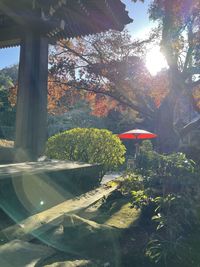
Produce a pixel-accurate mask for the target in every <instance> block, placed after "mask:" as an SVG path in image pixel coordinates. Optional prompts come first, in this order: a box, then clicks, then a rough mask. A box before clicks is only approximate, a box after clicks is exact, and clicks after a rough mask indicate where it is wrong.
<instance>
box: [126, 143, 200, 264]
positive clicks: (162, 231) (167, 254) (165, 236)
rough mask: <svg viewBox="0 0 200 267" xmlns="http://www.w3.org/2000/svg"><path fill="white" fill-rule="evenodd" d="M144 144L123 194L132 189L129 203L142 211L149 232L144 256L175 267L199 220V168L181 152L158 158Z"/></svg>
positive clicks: (158, 156) (142, 217)
mask: <svg viewBox="0 0 200 267" xmlns="http://www.w3.org/2000/svg"><path fill="white" fill-rule="evenodd" d="M145 145H146V144H145ZM145 145H144V146H143V147H142V148H141V150H140V155H139V156H138V159H137V160H136V169H135V172H134V174H131V173H129V176H128V177H129V180H128V183H129V186H128V187H127V186H124V187H123V186H122V192H123V189H124V188H126V187H127V191H128V192H129V193H130V189H132V188H135V189H133V190H132V191H131V203H132V205H133V206H134V207H136V208H139V209H140V210H141V221H140V223H141V222H142V223H143V224H144V225H146V226H148V231H150V236H149V242H148V245H147V247H146V256H147V257H149V258H150V259H151V260H153V261H154V262H159V263H160V264H161V266H174V265H173V264H175V266H177V265H176V262H177V261H180V258H179V254H178V251H181V248H182V246H183V243H184V242H183V241H184V239H185V238H186V237H187V236H188V233H190V232H191V231H192V230H193V229H196V226H197V224H198V221H199V201H200V180H199V178H200V175H199V168H198V166H197V165H196V164H195V162H194V161H192V160H189V159H187V158H186V156H185V154H183V153H174V154H171V155H161V154H159V153H156V152H155V151H153V150H152V149H151V148H150V149H149V150H148V149H145ZM126 176H127V174H126ZM137 177H138V179H137ZM126 183H127V180H126V179H125V185H126ZM131 183H132V185H131ZM144 222H146V223H147V222H148V223H147V224H145V223H144ZM149 223H151V224H150V225H149ZM149 226H150V227H149Z"/></svg>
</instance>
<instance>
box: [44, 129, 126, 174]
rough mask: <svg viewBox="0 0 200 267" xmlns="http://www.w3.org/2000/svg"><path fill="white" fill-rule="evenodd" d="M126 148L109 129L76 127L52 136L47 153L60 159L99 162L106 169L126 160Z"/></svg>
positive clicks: (112, 168)
mask: <svg viewBox="0 0 200 267" xmlns="http://www.w3.org/2000/svg"><path fill="white" fill-rule="evenodd" d="M125 152H126V148H125V146H124V145H123V144H122V142H121V140H120V139H119V138H118V137H117V136H116V135H114V134H112V133H111V132H110V131H108V130H101V129H95V128H75V129H72V130H68V131H64V132H62V133H59V134H56V135H54V136H52V137H50V138H49V139H48V141H47V145H46V155H47V157H49V158H53V159H59V160H72V161H81V162H86V163H99V164H102V165H103V169H104V171H108V170H114V169H116V168H117V167H118V166H120V165H121V164H123V163H124V161H125V157H124V155H125Z"/></svg>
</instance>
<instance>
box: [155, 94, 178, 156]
mask: <svg viewBox="0 0 200 267" xmlns="http://www.w3.org/2000/svg"><path fill="white" fill-rule="evenodd" d="M174 107H175V103H174V99H173V98H172V97H171V96H170V95H169V96H167V97H166V98H165V99H164V101H163V102H162V104H161V106H160V108H159V109H158V111H157V116H156V133H157V135H158V138H157V146H158V151H159V152H161V153H172V152H174V151H176V150H177V149H178V144H179V137H178V135H177V133H176V131H175V130H174Z"/></svg>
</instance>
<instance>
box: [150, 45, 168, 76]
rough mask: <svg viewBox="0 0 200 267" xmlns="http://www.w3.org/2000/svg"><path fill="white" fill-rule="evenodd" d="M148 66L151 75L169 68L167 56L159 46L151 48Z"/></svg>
mask: <svg viewBox="0 0 200 267" xmlns="http://www.w3.org/2000/svg"><path fill="white" fill-rule="evenodd" d="M145 62H146V67H147V69H148V70H149V72H150V73H151V75H156V74H157V73H158V72H159V71H161V70H162V69H166V68H168V65H167V62H166V60H165V57H164V56H163V54H162V53H161V52H160V48H159V46H157V47H153V48H152V49H149V51H148V52H147V54H146V60H145Z"/></svg>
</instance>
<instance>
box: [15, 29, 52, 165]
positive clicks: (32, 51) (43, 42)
mask: <svg viewBox="0 0 200 267" xmlns="http://www.w3.org/2000/svg"><path fill="white" fill-rule="evenodd" d="M47 77H48V40H47V39H46V38H44V37H41V36H39V35H37V34H34V33H27V34H26V36H25V37H24V38H23V39H22V41H21V51H20V64H19V88H18V94H17V116H16V136H15V148H16V151H17V152H16V156H15V161H26V160H36V159H37V158H38V156H40V155H41V154H42V153H43V151H44V145H45V141H46V137H47V135H46V129H47V127H46V126H47V125H46V124H47V123H46V121H47Z"/></svg>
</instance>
